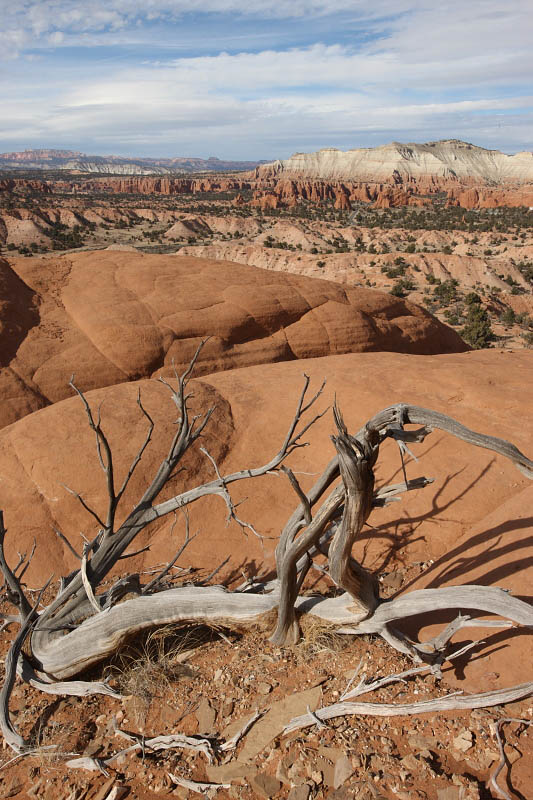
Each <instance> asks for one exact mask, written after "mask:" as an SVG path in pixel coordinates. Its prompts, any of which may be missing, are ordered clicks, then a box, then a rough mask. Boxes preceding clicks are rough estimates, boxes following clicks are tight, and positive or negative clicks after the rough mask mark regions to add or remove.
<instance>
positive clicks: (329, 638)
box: [297, 617, 352, 660]
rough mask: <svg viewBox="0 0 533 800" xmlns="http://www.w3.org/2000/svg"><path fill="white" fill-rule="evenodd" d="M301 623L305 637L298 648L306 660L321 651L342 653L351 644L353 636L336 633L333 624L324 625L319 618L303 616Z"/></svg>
mask: <svg viewBox="0 0 533 800" xmlns="http://www.w3.org/2000/svg"><path fill="white" fill-rule="evenodd" d="M300 625H301V628H302V634H303V639H302V641H301V642H300V643H299V644H298V648H297V649H298V651H299V652H301V653H302V655H303V657H304V659H306V660H307V659H309V658H312V657H313V656H316V655H318V654H319V653H340V652H341V651H342V650H344V649H345V648H346V647H347V646H348V645H349V644H351V641H352V637H351V636H346V635H344V634H340V633H336V631H335V629H334V628H333V627H332V626H331V625H329V626H328V625H324V623H323V622H321V621H320V620H319V619H316V618H312V617H310V618H302V619H300ZM337 627H338V626H337Z"/></svg>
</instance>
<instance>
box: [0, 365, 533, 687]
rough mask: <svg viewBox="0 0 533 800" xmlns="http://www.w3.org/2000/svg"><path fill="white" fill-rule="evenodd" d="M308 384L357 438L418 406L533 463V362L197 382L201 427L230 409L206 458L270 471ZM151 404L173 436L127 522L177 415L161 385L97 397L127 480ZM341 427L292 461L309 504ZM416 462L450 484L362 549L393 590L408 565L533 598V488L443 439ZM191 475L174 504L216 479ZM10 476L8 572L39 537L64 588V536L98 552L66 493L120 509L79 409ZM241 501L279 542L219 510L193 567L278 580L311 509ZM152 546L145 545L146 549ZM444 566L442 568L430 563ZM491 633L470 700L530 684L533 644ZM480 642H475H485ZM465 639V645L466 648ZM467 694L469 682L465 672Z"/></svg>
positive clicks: (37, 422)
mask: <svg viewBox="0 0 533 800" xmlns="http://www.w3.org/2000/svg"><path fill="white" fill-rule="evenodd" d="M304 369H305V372H307V373H308V374H309V375H310V376H311V379H312V381H313V385H314V386H318V385H319V383H320V382H321V381H322V379H323V378H324V377H326V378H327V380H328V383H327V386H326V390H325V394H324V397H323V400H322V401H321V402H320V404H319V405H320V406H321V408H325V407H326V406H327V405H329V404H331V403H332V401H333V397H334V394H336V397H337V400H338V402H339V404H340V406H341V408H342V411H343V414H344V416H345V419H346V422H347V424H348V427H349V429H350V430H356V429H358V428H359V427H360V426H361V424H362V423H364V421H365V420H367V419H368V418H369V417H370V416H372V415H373V414H374V413H375V412H376V411H377V410H379V409H381V408H383V407H385V406H387V405H390V404H391V403H394V402H400V401H407V402H413V403H417V404H418V405H421V406H424V407H426V408H434V409H436V410H439V411H442V412H444V413H447V414H449V415H451V416H453V417H455V418H456V419H458V420H459V421H460V422H462V423H464V424H466V425H468V426H470V427H472V428H474V429H476V430H479V431H482V432H486V433H491V434H494V435H498V436H502V437H504V438H507V439H509V440H511V441H513V442H514V443H515V444H516V445H517V446H518V447H519V448H520V449H521V450H522V451H523V452H525V453H526V454H527V455H531V453H532V452H533V428H532V426H531V419H530V416H531V411H530V408H529V405H528V398H529V397H530V395H531V391H532V390H533V355H532V353H531V352H527V351H522V352H515V353H509V352H502V351H496V350H492V351H490V350H488V351H475V352H470V353H460V354H445V355H438V356H413V355H407V354H399V353H352V354H346V355H339V356H329V357H324V358H318V359H310V360H308V361H307V362H306V363H305V365H302V364H301V363H297V362H285V363H278V364H266V365H257V366H252V367H248V368H246V369H239V370H229V371H225V372H220V373H217V374H213V375H208V376H204V377H203V378H201V379H199V380H197V381H195V382H194V383H193V387H192V388H193V390H194V395H195V396H194V399H193V410H194V412H195V413H197V412H198V411H199V410H200V408H202V407H203V408H206V407H207V406H211V405H216V410H215V412H214V416H213V419H212V424H211V425H210V426H209V428H208V429H207V431H206V435H205V439H204V440H203V441H202V444H203V446H204V447H205V448H206V449H207V450H208V451H209V452H210V453H211V454H212V456H213V457H214V458H215V459H216V460H217V462H218V464H219V468H220V470H221V472H222V474H225V473H226V474H227V473H228V472H232V471H234V470H237V469H242V468H243V467H247V466H250V467H253V466H258V465H260V464H262V463H265V462H266V461H267V460H268V459H269V458H270V457H271V456H272V455H273V453H274V452H275V451H276V450H277V449H278V447H279V445H280V443H281V441H282V440H283V436H284V434H285V432H286V429H287V426H288V423H289V421H290V419H291V417H292V413H293V409H294V406H295V403H296V399H297V397H298V394H299V391H300V389H301V386H302V372H303V371H304ZM138 389H141V392H142V398H143V403H144V405H145V407H146V409H147V410H148V412H149V413H150V414H151V415H152V416H153V417H154V419H155V421H156V423H157V427H156V431H155V435H154V440H153V443H152V445H151V446H150V448H149V449H148V451H147V452H146V454H145V456H144V458H143V461H142V463H141V466H140V468H139V469H138V470H137V473H136V475H135V476H134V478H133V480H132V484H131V491H129V492H128V494H127V496H126V497H125V499H124V508H125V509H129V508H131V504H132V502H133V498H134V497H135V496H139V495H140V493H141V492H142V491H143V487H145V485H146V482H147V481H148V480H149V479H150V477H151V476H152V475H153V474H154V471H155V469H156V467H157V464H158V462H159V460H160V459H161V458H162V457H163V455H164V454H165V452H166V449H167V446H168V441H169V439H170V438H171V436H172V434H173V432H174V431H175V413H176V412H175V408H174V406H173V404H172V402H171V399H170V397H169V394H168V391H167V389H166V387H165V386H163V385H162V384H161V383H159V382H157V381H152V380H143V381H140V382H133V383H124V384H120V385H117V386H112V387H107V388H104V389H98V390H95V391H93V392H89V393H88V394H87V398H88V400H89V401H90V403H91V405H92V407H93V408H97V407H98V406H100V405H101V410H102V419H103V424H104V428H105V430H106V431H107V432H108V434H109V436H110V440H111V443H112V445H113V448H114V451H115V469H116V475H117V480H120V479H121V478H122V476H123V475H124V474H125V472H126V471H127V469H128V467H129V465H130V463H131V460H132V458H133V456H134V454H135V452H136V450H137V448H138V446H139V445H140V444H141V442H142V441H143V438H144V434H145V431H146V419H145V418H144V417H142V415H140V414H139V411H138V408H137V406H136V398H137V391H138ZM332 426H333V423H332V419H331V414H329V413H328V414H326V416H325V417H323V418H322V419H321V420H320V421H319V422H318V423H317V425H316V426H315V427H314V428H313V429H312V430H311V431H310V432H309V434H308V435H307V436H306V439H308V440H309V441H310V445H309V447H306V448H303V449H301V450H298V451H297V452H296V453H295V454H294V455H293V457H292V459H291V462H290V464H291V467H292V468H293V469H294V470H295V472H296V473H297V474H298V475H299V480H300V481H301V483H302V486H303V488H304V489H306V490H307V489H308V487H309V486H310V485H311V484H312V483H313V482H314V481H315V480H316V474H317V473H318V472H319V471H320V470H321V469H322V468H323V467H324V465H325V464H326V463H327V462H328V461H329V459H330V458H331V457H332V455H333V447H332V445H331V443H330V440H329V435H330V434H331V432H332V430H333V427H332ZM412 449H413V451H414V452H415V454H416V455H417V456H418V457H419V458H420V462H419V463H415V462H412V461H410V462H409V463H408V464H407V473H408V477H409V478H414V477H417V476H421V475H426V476H429V477H435V479H436V480H435V483H434V484H432V485H431V486H428V487H427V488H426V489H424V490H420V491H417V492H411V493H409V494H408V495H404V496H403V498H402V501H401V502H400V503H393V504H391V505H390V506H388V507H387V508H385V509H380V510H377V511H375V512H374V513H373V515H372V518H371V520H370V522H371V524H372V525H373V526H374V527H373V528H368V529H366V530H367V532H366V534H365V537H364V538H363V539H362V540H361V542H360V543H359V544H358V545H357V546H356V550H355V554H356V556H357V557H359V558H361V559H363V560H364V563H365V565H366V566H367V567H368V568H370V569H372V570H375V571H376V572H377V573H378V574H379V573H380V572H381V571H382V570H384V569H385V568H386V569H385V571H386V572H390V571H391V569H392V568H393V566H394V562H395V559H398V560H397V562H396V563H397V564H399V565H400V567H401V569H404V568H405V567H406V566H409V565H420V564H421V563H422V562H423V563H424V564H426V565H427V566H426V569H427V571H426V573H425V575H424V577H423V578H421V579H419V580H418V581H417V582H416V583H415V584H414V588H419V587H421V586H422V585H431V586H437V585H441V584H447V583H454V584H459V583H463V582H469V583H472V582H480V583H484V584H489V585H496V586H501V587H503V588H508V589H511V590H512V591H513V592H514V593H515V594H518V595H519V596H529V595H530V586H531V580H532V578H533V566H532V564H531V559H530V558H529V556H528V554H529V551H530V547H531V545H530V540H531V535H532V533H533V531H532V528H531V518H530V515H529V512H528V509H529V507H530V504H531V493H532V491H533V488H532V486H531V484H530V482H529V481H528V480H527V478H525V477H524V476H522V475H521V474H520V473H519V472H518V471H517V470H516V469H515V467H514V466H513V465H512V464H511V463H509V462H507V461H505V460H503V459H502V458H499V457H497V456H494V454H493V453H491V452H489V451H486V450H482V449H479V448H475V447H472V446H470V445H467V444H465V443H461V442H458V441H457V440H455V439H454V438H453V437H451V436H448V435H445V434H442V433H440V432H438V431H435V432H434V433H433V434H432V435H431V437H429V438H428V439H427V440H426V442H425V443H424V444H423V445H418V446H416V445H413V446H412ZM184 466H186V467H187V469H186V470H185V471H184V472H180V473H179V474H177V475H176V476H175V477H174V479H173V481H172V483H171V485H170V486H169V487H168V489H166V490H165V495H164V497H163V496H162V497H161V499H165V498H166V497H168V496H169V493H170V492H177V491H181V490H183V489H184V488H187V487H190V486H192V485H195V484H196V483H198V482H200V483H201V482H203V481H206V480H210V479H211V478H212V477H213V468H212V466H211V464H210V462H209V461H208V459H207V458H205V457H204V456H203V455H202V454H201V453H200V452H198V451H195V452H194V453H191V454H190V455H189V456H188V458H187V460H186V462H185V464H184ZM0 475H1V476H2V480H1V481H0V508H3V509H4V512H5V522H6V525H7V527H8V528H9V533H8V536H7V540H6V545H7V550H8V558H9V559H15V561H16V558H17V556H16V552H17V551H19V552H24V551H29V550H30V549H31V546H32V542H33V538H34V537H35V538H36V540H37V546H38V551H37V553H38V555H37V556H36V558H35V559H34V561H33V562H32V564H31V567H30V570H29V572H28V581H29V583H30V585H32V586H36V585H39V583H40V582H42V581H43V580H45V579H47V578H48V577H49V575H50V573H51V572H54V574H55V575H59V574H63V573H65V571H68V570H69V569H71V568H73V567H74V566H75V565H76V563H75V559H74V557H73V556H72V554H71V553H69V551H68V550H67V548H66V547H65V546H64V545H63V544H62V542H61V541H60V540H59V539H58V538H57V537H56V535H55V534H54V528H57V529H59V530H61V531H62V532H63V533H64V534H65V535H67V536H68V537H69V538H70V540H71V541H72V543H73V545H74V546H75V547H76V548H79V546H80V542H81V537H80V535H79V532H80V531H83V533H84V535H86V536H87V537H92V536H93V535H94V534H95V532H96V525H95V524H94V521H93V520H92V518H90V517H89V516H88V515H87V514H86V513H85V512H84V511H83V509H82V508H81V506H80V504H79V503H78V502H77V500H76V499H75V498H74V497H73V496H72V495H70V494H69V493H68V492H66V491H65V489H64V488H63V486H62V484H66V485H68V486H70V487H71V488H73V489H75V490H77V491H80V492H82V494H83V497H84V499H85V500H86V501H87V502H88V503H90V504H91V505H92V506H93V507H95V508H96V509H98V510H100V513H103V508H104V503H105V479H104V476H103V474H102V472H101V470H100V468H99V465H98V461H97V456H96V453H95V449H94V435H93V434H92V432H91V431H90V429H89V427H88V425H87V420H86V417H85V414H84V411H83V408H82V404H81V402H80V400H79V399H78V398H76V397H74V398H71V399H68V400H65V401H62V402H59V403H56V404H54V405H53V406H51V407H49V408H45V409H42V410H40V411H37V412H36V413H34V414H30V415H28V416H27V417H25V418H24V419H22V420H19V421H18V422H17V423H15V424H14V425H11V426H9V427H8V428H5V429H4V430H3V431H1V432H0ZM376 477H377V483H378V485H382V484H384V483H387V484H388V483H396V482H398V481H399V480H400V479H401V472H400V459H399V453H398V450H397V448H396V446H395V445H394V443H393V442H390V443H389V444H388V445H386V446H384V447H383V450H382V457H380V462H379V467H378V471H377V476H376ZM232 495H233V497H234V499H235V500H236V501H237V502H238V501H240V500H243V499H244V498H245V497H247V498H249V499H248V501H247V502H246V503H244V504H243V505H241V506H240V507H239V516H240V517H241V518H243V519H245V520H247V521H249V522H251V523H252V524H253V525H254V526H255V528H256V530H258V531H259V532H260V533H261V534H263V535H264V536H265V537H266V538H265V539H264V541H263V542H260V541H259V540H258V539H256V538H255V537H254V536H252V535H248V536H247V537H245V536H244V535H243V533H242V531H241V530H240V528H239V527H238V526H237V525H234V524H232V525H230V526H229V527H228V526H226V523H225V507H224V504H223V503H222V501H221V500H220V498H206V499H205V500H202V501H200V502H198V503H195V504H193V505H192V506H191V507H190V514H191V530H192V531H195V530H197V529H199V530H200V531H201V533H200V535H199V536H198V537H197V538H196V539H195V540H194V541H193V542H192V543H191V545H190V547H189V548H188V549H187V550H186V552H185V554H184V556H183V558H182V559H181V560H180V565H181V566H187V565H188V564H192V565H194V566H197V567H198V566H202V567H204V568H205V569H206V570H211V569H213V568H214V567H215V566H217V565H218V564H219V563H220V562H221V561H222V560H223V559H224V558H225V557H226V556H227V555H230V554H231V562H230V564H228V565H227V568H226V569H227V570H232V571H234V574H235V575H237V576H239V579H240V576H241V569H242V570H244V571H245V573H246V574H254V575H255V574H258V572H259V571H261V565H263V564H264V563H265V561H266V566H267V568H268V566H270V565H271V564H272V559H273V550H274V547H275V543H276V538H277V537H278V536H279V533H280V531H281V528H282V526H283V524H284V523H285V521H286V520H287V518H288V516H289V515H290V513H291V512H292V510H293V508H294V507H295V504H296V502H297V500H296V497H295V495H294V493H293V492H292V489H291V487H290V485H289V482H288V481H284V480H282V479H281V478H276V477H275V476H267V477H265V478H263V479H261V480H260V481H255V482H253V481H252V482H246V483H244V482H243V483H242V484H239V485H235V486H234V488H232ZM172 523H173V520H172V519H162V520H159V521H158V522H157V523H156V524H157V526H158V535H157V536H155V537H154V538H153V540H152V544H151V550H150V552H149V553H143V554H141V555H139V556H135V557H134V558H132V559H129V560H128V562H127V569H128V571H132V570H133V571H136V570H138V569H146V568H148V567H149V566H150V565H153V564H158V563H161V562H165V561H167V560H168V558H169V557H170V555H171V554H173V553H174V552H176V550H177V549H178V547H179V544H180V543H181V541H182V537H183V530H182V528H180V525H179V523H178V525H177V526H176V528H175V530H174V532H171V528H172ZM144 543H145V542H144V540H142V541H140V542H139V543H136V547H135V548H134V549H138V546H142V544H144ZM432 560H433V561H434V562H435V563H434V564H433V565H431V564H430V563H429V562H431V561H432ZM121 563H125V562H121ZM122 569H124V567H122ZM221 577H223V576H221ZM411 588H413V587H411ZM464 611H466V610H464ZM452 616H454V614H453V612H452ZM423 624H425V625H427V624H428V623H427V621H425V622H424V623H423ZM479 633H480V636H481V637H483V638H484V639H487V642H488V646H487V649H485V650H483V651H482V653H483V657H482V658H481V657H477V658H475V659H474V660H473V661H472V663H471V665H470V666H469V668H468V671H467V676H471V677H469V681H470V683H468V684H467V685H469V686H470V687H471V686H473V685H476V687H477V688H478V689H488V688H497V686H500V685H501V686H504V685H509V684H510V683H511V682H513V681H517V682H519V681H525V680H529V679H530V675H529V672H528V670H529V665H530V663H531V656H532V655H533V651H532V645H531V642H530V637H528V636H527V635H526V633H525V632H522V633H519V634H518V635H517V634H515V633H513V634H511V635H508V633H506V632H502V631H496V632H495V633H491V632H490V631H488V632H487V630H484V631H483V630H482V631H480V632H479ZM475 634H476V632H475V631H474V632H470V631H468V636H469V637H471V636H474V635H475ZM487 634H488V636H487ZM461 636H462V638H463V639H464V633H463V632H462V633H461V634H460V637H459V638H460V639H461ZM476 638H480V637H477V636H476ZM461 640H462V639H461ZM511 648H513V649H511ZM516 648H518V650H516ZM518 652H519V653H520V655H519V657H516V654H517V653H518ZM513 653H514V654H515V656H514V657H513V655H512V654H513ZM491 676H492V677H491ZM457 678H458V679H460V680H462V678H461V674H460V672H459V673H457ZM476 681H477V683H476ZM480 682H481V683H482V684H483V685H481V686H480Z"/></svg>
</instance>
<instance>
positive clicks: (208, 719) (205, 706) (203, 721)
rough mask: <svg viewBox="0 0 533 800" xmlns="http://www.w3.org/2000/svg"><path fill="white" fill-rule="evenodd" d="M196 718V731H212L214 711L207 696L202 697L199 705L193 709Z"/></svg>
mask: <svg viewBox="0 0 533 800" xmlns="http://www.w3.org/2000/svg"><path fill="white" fill-rule="evenodd" d="M195 716H196V719H197V720H198V733H212V732H213V728H214V725H215V717H216V712H215V709H214V708H212V706H211V705H210V703H209V700H208V699H207V697H204V698H202V700H201V701H200V705H199V706H198V708H197V709H196V711H195Z"/></svg>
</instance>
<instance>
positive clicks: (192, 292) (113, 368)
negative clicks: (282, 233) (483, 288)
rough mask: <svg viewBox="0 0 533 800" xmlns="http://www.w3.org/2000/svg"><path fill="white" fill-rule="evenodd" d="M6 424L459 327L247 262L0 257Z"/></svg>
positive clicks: (427, 347)
mask: <svg viewBox="0 0 533 800" xmlns="http://www.w3.org/2000/svg"><path fill="white" fill-rule="evenodd" d="M0 333H1V338H2V350H1V352H0V392H1V394H2V398H3V403H2V407H1V408H0V427H1V426H4V425H8V424H10V423H12V422H14V421H15V420H17V419H19V418H20V417H22V416H24V415H26V414H29V413H31V412H32V411H35V410H37V409H39V408H42V407H43V406H46V405H48V404H50V403H54V402H57V401H58V400H62V399H64V398H66V397H69V396H70V394H71V393H72V391H71V389H70V388H69V386H68V383H69V380H70V377H71V375H72V373H75V376H76V382H77V384H78V385H79V386H80V387H81V388H82V389H83V390H90V389H96V388H99V387H102V386H109V385H112V384H119V383H124V382H128V381H132V380H137V379H139V378H147V377H151V376H154V375H170V374H172V372H173V367H172V364H175V366H176V369H178V370H180V369H183V368H184V366H185V365H186V364H187V363H188V362H189V360H190V358H191V357H192V355H193V353H194V351H195V349H196V347H197V346H198V344H199V342H200V341H201V340H202V339H204V338H205V337H210V338H209V341H208V343H207V345H206V346H205V348H204V349H203V351H202V354H201V359H200V363H199V364H198V366H197V369H196V374H197V375H205V374H207V373H211V372H218V371H220V370H228V369H232V368H235V367H245V366H249V365H254V364H266V363H270V362H276V361H292V360H295V359H305V358H313V357H316V356H324V355H332V354H340V353H350V352H369V351H374V352H375V351H396V352H403V353H419V354H433V353H450V352H452V353H456V352H462V351H465V350H468V346H467V345H465V344H464V342H463V341H462V339H461V338H460V337H459V336H458V335H457V334H456V333H455V332H454V331H453V330H452V329H451V328H448V327H447V326H446V325H443V324H442V323H440V322H439V321H438V320H436V319H435V318H434V317H432V316H431V315H430V314H429V313H428V312H426V311H425V310H423V309H421V308H419V307H418V306H416V305H414V304H412V303H410V302H408V301H407V300H403V299H400V298H396V297H392V296H391V295H388V294H385V293H383V292H379V291H375V290H372V289H366V288H359V287H344V286H340V285H339V284H336V283H333V282H330V281H325V280H321V279H317V278H310V277H306V276H302V275H292V274H287V273H280V272H273V271H267V270H262V269H259V268H257V267H251V266H247V265H243V264H235V263H231V262H227V261H215V260H210V259H199V258H192V257H186V256H174V255H170V256H163V255H143V254H142V253H132V252H120V251H93V252H84V253H76V254H74V253H70V254H69V255H68V256H57V257H47V258H17V259H7V260H4V259H0Z"/></svg>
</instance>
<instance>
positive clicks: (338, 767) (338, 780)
mask: <svg viewBox="0 0 533 800" xmlns="http://www.w3.org/2000/svg"><path fill="white" fill-rule="evenodd" d="M352 775H353V765H352V762H351V761H350V759H349V758H347V756H342V757H341V758H339V759H338V761H337V762H336V763H335V772H334V773H333V788H334V789H338V788H339V786H342V784H343V783H345V782H346V781H347V780H348V778H350V777H351V776H352Z"/></svg>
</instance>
